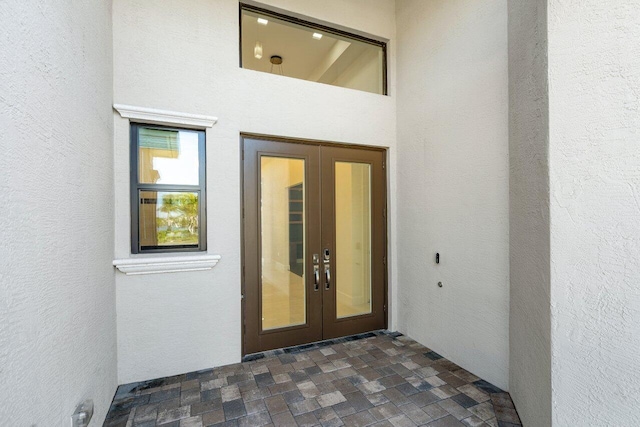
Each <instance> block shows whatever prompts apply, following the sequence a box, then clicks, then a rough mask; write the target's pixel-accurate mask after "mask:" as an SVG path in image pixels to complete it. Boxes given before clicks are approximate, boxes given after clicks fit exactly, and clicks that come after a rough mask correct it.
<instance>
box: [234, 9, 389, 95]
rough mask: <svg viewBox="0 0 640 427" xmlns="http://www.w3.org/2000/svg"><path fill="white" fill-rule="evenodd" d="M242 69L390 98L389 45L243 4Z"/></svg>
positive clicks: (241, 13)
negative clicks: (388, 74)
mask: <svg viewBox="0 0 640 427" xmlns="http://www.w3.org/2000/svg"><path fill="white" fill-rule="evenodd" d="M240 67H242V68H246V69H249V70H254V71H261V72H264V73H271V74H278V75H281V76H286V77H293V78H297V79H302V80H308V81H313V82H318V83H325V84H329V85H333V86H339V87H343V88H348V89H354V90H360V91H365V92H371V93H376V94H381V95H387V43H386V42H385V41H383V40H376V39H373V38H370V37H365V36H363V35H358V34H353V33H350V32H347V31H343V30H340V29H337V28H332V27H329V26H326V25H323V24H319V23H315V22H311V21H307V20H304V19H300V18H298V17H294V16H288V15H284V14H282V13H279V12H275V11H271V10H268V9H263V8H261V7H257V6H254V5H248V4H244V3H240Z"/></svg>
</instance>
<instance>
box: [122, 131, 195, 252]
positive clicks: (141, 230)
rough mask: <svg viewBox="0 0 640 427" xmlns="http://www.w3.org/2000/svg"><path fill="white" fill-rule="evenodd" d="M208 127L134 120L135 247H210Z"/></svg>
mask: <svg viewBox="0 0 640 427" xmlns="http://www.w3.org/2000/svg"><path fill="white" fill-rule="evenodd" d="M205 172H206V171H205V133H204V131H198V130H190V129H178V128H168V127H161V126H151V125H142V124H133V123H132V124H131V252H132V253H144V252H178V251H204V250H206V248H207V245H206V210H205V206H206V192H205V176H206V175H205Z"/></svg>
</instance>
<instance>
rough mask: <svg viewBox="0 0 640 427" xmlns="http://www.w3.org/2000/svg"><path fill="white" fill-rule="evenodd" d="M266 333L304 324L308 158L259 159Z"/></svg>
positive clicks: (263, 309)
mask: <svg viewBox="0 0 640 427" xmlns="http://www.w3.org/2000/svg"><path fill="white" fill-rule="evenodd" d="M260 191H261V201H260V203H261V205H260V227H261V237H262V239H261V242H262V243H261V244H262V247H261V254H262V269H261V271H262V277H261V279H262V280H261V290H262V301H261V303H262V329H263V330H267V329H276V328H283V327H287V326H294V325H300V324H304V323H305V322H306V312H305V309H306V306H305V299H306V298H305V293H306V290H305V248H304V236H305V224H304V217H305V216H304V211H305V203H304V192H305V190H304V160H302V159H289V158H282V157H266V156H263V157H261V158H260Z"/></svg>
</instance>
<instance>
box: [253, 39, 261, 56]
mask: <svg viewBox="0 0 640 427" xmlns="http://www.w3.org/2000/svg"><path fill="white" fill-rule="evenodd" d="M253 56H255V57H256V59H262V43H260V42H256V45H255V47H254V48H253Z"/></svg>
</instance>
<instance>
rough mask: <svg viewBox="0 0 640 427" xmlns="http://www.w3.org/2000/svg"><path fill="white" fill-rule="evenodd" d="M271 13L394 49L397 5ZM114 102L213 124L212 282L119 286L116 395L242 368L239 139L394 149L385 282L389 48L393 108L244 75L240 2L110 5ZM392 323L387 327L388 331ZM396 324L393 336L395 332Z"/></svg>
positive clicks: (195, 276)
mask: <svg viewBox="0 0 640 427" xmlns="http://www.w3.org/2000/svg"><path fill="white" fill-rule="evenodd" d="M268 3H269V4H270V5H273V6H276V7H279V8H282V9H287V10H291V11H293V12H294V13H298V14H302V15H306V16H309V17H311V18H316V19H320V20H323V21H328V22H333V23H336V24H338V25H341V26H345V27H349V28H353V29H356V30H358V31H362V32H365V33H370V34H374V35H376V36H379V37H384V38H388V39H391V40H393V39H395V19H394V18H395V17H394V2H393V1H392V0H375V1H370V0H349V1H344V0H331V1H322V2H299V1H294V0H271V1H269V2H268ZM113 8H114V12H113V19H114V22H113V26H114V98H115V99H114V102H116V103H121V104H131V105H139V106H145V107H153V108H162V109H169V110H174V111H183V112H191V113H199V114H208V115H214V116H218V117H219V122H218V124H216V125H215V126H214V127H213V128H212V129H210V130H208V131H207V162H208V163H207V174H208V175H207V185H208V200H207V202H208V252H209V253H212V254H220V255H222V260H221V261H220V263H219V264H218V265H217V266H216V267H215V268H214V269H213V270H211V271H208V272H194V273H174V274H167V275H156V276H146V277H131V276H124V275H122V274H120V273H118V275H117V279H116V286H117V313H118V371H119V375H118V378H119V381H120V383H126V382H130V381H135V380H142V379H149V378H154V377H161V376H165V375H171V374H177V373H182V372H187V371H191V370H195V369H202V368H207V367H212V366H218V365H223V364H228V363H233V362H238V361H239V360H240V356H241V354H240V353H241V334H240V326H241V311H240V282H241V278H240V255H241V253H240V231H241V228H240V142H239V134H240V132H241V131H245V132H256V133H263V134H272V135H282V136H291V137H301V138H310V139H321V140H328V141H337V142H346V143H361V144H368V145H377V146H385V147H390V151H389V160H388V162H389V163H388V164H389V173H390V187H389V194H390V195H391V201H390V205H391V210H390V214H391V218H390V230H391V231H390V233H391V242H390V247H391V252H390V258H391V278H390V287H391V289H392V292H391V293H392V295H391V300H390V306H391V310H392V314H391V316H390V317H391V319H394V318H395V317H394V315H393V309H394V308H395V304H394V295H395V293H394V292H395V286H396V282H395V280H394V278H395V274H396V268H395V264H394V262H395V251H394V248H395V234H394V229H395V223H396V212H395V193H396V191H395V178H394V174H395V170H396V168H395V162H396V158H397V153H396V147H395V140H396V133H395V132H396V126H395V117H396V111H395V99H394V97H395V85H394V81H395V79H394V76H395V59H394V58H395V56H394V52H395V43H394V42H393V41H392V42H391V43H390V46H389V51H390V65H389V73H390V79H389V81H390V87H389V92H390V93H391V96H389V97H385V96H381V95H375V94H371V93H365V92H360V91H355V90H349V89H344V88H339V87H333V86H329V85H324V84H319V83H314V82H308V81H303V80H296V79H291V78H286V77H282V76H276V75H271V74H267V73H260V72H256V71H251V70H245V69H241V68H239V66H238V49H239V47H238V2H237V1H236V0H213V1H212V0H188V1H185V0H169V1H165V2H163V5H162V7H158V4H157V2H156V1H153V0H116V1H114V6H113ZM114 124H115V135H114V143H115V162H116V163H115V168H116V173H115V196H116V202H115V209H116V257H118V258H121V257H129V256H130V254H129V200H128V198H129V172H128V171H129V159H128V146H129V137H128V122H127V121H126V120H124V119H122V118H120V116H119V115H117V113H116V114H114ZM392 322H393V320H392ZM393 327H394V326H393V323H392V324H391V328H393Z"/></svg>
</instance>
